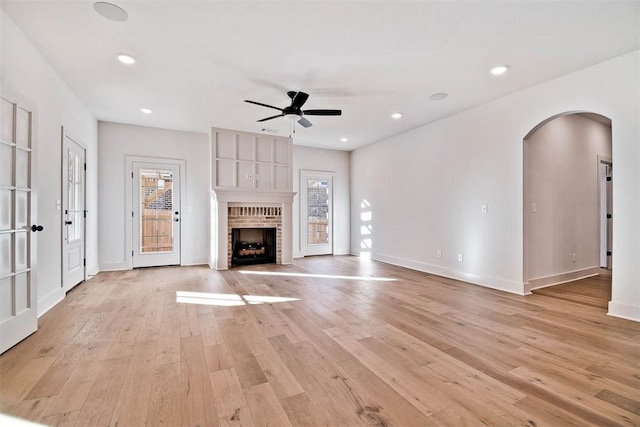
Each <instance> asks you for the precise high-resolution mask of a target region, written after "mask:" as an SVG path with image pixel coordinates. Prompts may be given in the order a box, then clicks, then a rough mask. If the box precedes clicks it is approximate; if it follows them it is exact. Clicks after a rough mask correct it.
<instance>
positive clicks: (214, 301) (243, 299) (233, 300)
mask: <svg viewBox="0 0 640 427" xmlns="http://www.w3.org/2000/svg"><path fill="white" fill-rule="evenodd" d="M299 300H300V299H299V298H288V297H274V296H268V295H238V294H213V293H208V292H187V291H177V292H176V302H177V303H181V304H200V305H216V306H219V307H236V306H240V305H247V304H248V305H257V304H274V303H278V302H289V301H299Z"/></svg>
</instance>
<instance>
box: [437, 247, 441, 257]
mask: <svg viewBox="0 0 640 427" xmlns="http://www.w3.org/2000/svg"><path fill="white" fill-rule="evenodd" d="M437 256H438V258H442V249H438V252H437Z"/></svg>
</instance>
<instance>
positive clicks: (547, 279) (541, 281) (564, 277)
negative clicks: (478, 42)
mask: <svg viewBox="0 0 640 427" xmlns="http://www.w3.org/2000/svg"><path fill="white" fill-rule="evenodd" d="M599 274H600V266H593V267H587V268H583V269H580V270H573V271H567V272H564V273H559V274H551V275H549V276H544V277H536V278H533V279H529V284H530V285H531V289H532V290H534V289H542V288H548V287H549V286H555V285H560V284H563V283H568V282H574V281H576V280H582V279H586V278H587V277H593V276H597V275H599Z"/></svg>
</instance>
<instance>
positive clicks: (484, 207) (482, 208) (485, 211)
mask: <svg viewBox="0 0 640 427" xmlns="http://www.w3.org/2000/svg"><path fill="white" fill-rule="evenodd" d="M480 212H482V213H487V205H486V204H484V205H482V206H480Z"/></svg>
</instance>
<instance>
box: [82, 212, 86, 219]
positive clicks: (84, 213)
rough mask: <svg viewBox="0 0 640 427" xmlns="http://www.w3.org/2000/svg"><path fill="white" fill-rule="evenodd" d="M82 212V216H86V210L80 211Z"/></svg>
mask: <svg viewBox="0 0 640 427" xmlns="http://www.w3.org/2000/svg"><path fill="white" fill-rule="evenodd" d="M82 213H83V215H84V217H85V218H86V217H87V211H86V210H85V211H82Z"/></svg>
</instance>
